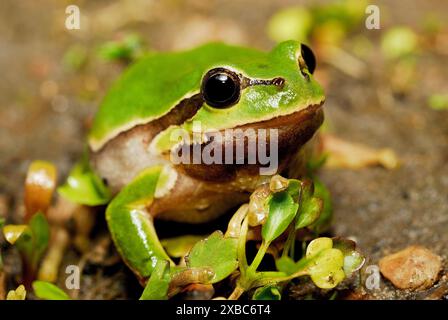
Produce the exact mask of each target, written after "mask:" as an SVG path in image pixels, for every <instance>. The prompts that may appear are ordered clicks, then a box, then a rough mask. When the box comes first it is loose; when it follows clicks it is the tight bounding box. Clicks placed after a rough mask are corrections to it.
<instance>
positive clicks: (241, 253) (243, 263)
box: [237, 217, 248, 278]
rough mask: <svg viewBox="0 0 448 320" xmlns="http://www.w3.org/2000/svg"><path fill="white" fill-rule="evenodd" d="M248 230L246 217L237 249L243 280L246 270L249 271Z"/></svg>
mask: <svg viewBox="0 0 448 320" xmlns="http://www.w3.org/2000/svg"><path fill="white" fill-rule="evenodd" d="M247 229H248V221H247V217H246V218H245V219H244V221H243V224H242V226H241V233H240V237H239V238H238V248H237V254H238V261H239V264H240V272H241V277H243V278H244V277H245V275H246V269H247V258H246V235H247Z"/></svg>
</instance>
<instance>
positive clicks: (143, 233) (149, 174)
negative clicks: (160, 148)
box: [106, 166, 172, 282]
mask: <svg viewBox="0 0 448 320" xmlns="http://www.w3.org/2000/svg"><path fill="white" fill-rule="evenodd" d="M168 175H169V172H168V171H166V170H164V168H163V167H161V166H157V167H151V168H149V169H146V170H144V171H142V172H141V173H140V174H139V175H138V176H137V177H136V178H135V179H134V180H133V181H132V182H131V183H130V184H129V185H127V186H126V187H125V188H124V189H123V190H122V191H121V192H120V193H119V194H118V195H117V196H116V197H115V198H114V199H113V200H112V202H111V203H110V204H109V206H108V207H107V210H106V219H107V223H108V226H109V229H110V232H111V235H112V239H113V240H114V242H115V245H116V247H117V250H118V252H119V253H120V254H121V256H122V257H123V260H124V261H125V263H126V264H127V265H128V266H129V268H130V269H131V270H132V271H133V272H134V273H135V274H136V275H137V277H138V278H139V279H140V280H141V281H142V282H144V281H145V279H146V278H148V277H149V276H150V275H151V273H152V271H153V269H154V267H155V266H156V263H157V261H159V260H160V259H163V260H168V261H170V263H172V261H171V260H170V258H169V257H168V255H167V254H166V252H165V250H164V249H163V247H162V245H161V244H160V241H159V238H158V237H157V234H156V231H155V229H154V225H153V219H152V216H151V215H150V214H149V211H148V208H149V207H150V206H151V204H152V203H153V201H154V199H155V198H156V196H157V194H158V193H160V191H161V190H162V191H163V189H164V188H166V184H167V183H169V179H167V177H168Z"/></svg>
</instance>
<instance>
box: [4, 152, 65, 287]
mask: <svg viewBox="0 0 448 320" xmlns="http://www.w3.org/2000/svg"><path fill="white" fill-rule="evenodd" d="M55 186H56V168H55V167H54V165H53V164H51V163H49V162H46V161H39V160H37V161H34V162H32V163H31V165H30V166H29V168H28V172H27V177H26V181H25V194H24V200H25V208H26V212H25V224H19V225H14V224H8V225H5V226H3V234H4V236H5V239H6V241H7V242H8V243H10V244H11V245H14V246H15V247H16V248H17V249H18V250H19V252H20V254H21V256H22V261H23V273H24V285H25V287H27V288H28V287H29V286H30V284H31V281H32V280H33V279H34V278H35V277H36V273H37V270H38V267H39V263H40V261H41V259H42V257H43V255H44V253H45V250H46V249H47V247H48V242H49V239H50V226H49V224H48V222H47V219H46V217H45V213H46V212H47V210H48V208H49V206H50V202H51V199H52V196H53V193H54V189H55Z"/></svg>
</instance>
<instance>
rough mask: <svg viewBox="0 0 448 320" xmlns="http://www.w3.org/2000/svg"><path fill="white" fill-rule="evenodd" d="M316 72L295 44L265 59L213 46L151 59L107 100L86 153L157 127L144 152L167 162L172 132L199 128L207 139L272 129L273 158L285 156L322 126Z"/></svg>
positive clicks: (306, 51)
mask: <svg viewBox="0 0 448 320" xmlns="http://www.w3.org/2000/svg"><path fill="white" fill-rule="evenodd" d="M314 68H315V59H314V55H313V54H312V52H311V50H310V49H309V48H308V47H307V46H305V45H302V44H300V43H298V42H296V41H286V42H282V43H280V44H278V45H277V46H276V47H275V48H274V49H273V50H272V51H271V52H261V51H258V50H254V49H248V48H243V47H236V46H229V45H225V44H220V43H211V44H206V45H203V46H201V47H198V48H196V49H192V50H190V51H184V52H179V53H158V54H155V55H152V56H149V57H147V58H144V59H142V60H141V61H139V62H137V63H136V64H134V65H133V66H131V67H130V69H129V70H128V71H127V72H125V74H124V75H123V76H122V77H121V78H120V79H119V80H118V81H117V83H116V84H115V85H114V86H113V87H112V89H111V90H110V91H109V93H108V94H107V95H106V97H105V99H104V101H103V104H102V106H101V108H100V110H99V112H98V114H97V116H96V118H95V121H94V125H93V128H92V130H91V132H90V135H89V143H90V146H91V149H92V150H93V151H99V150H101V149H102V148H103V147H104V146H105V145H106V144H107V143H108V142H109V141H110V140H114V139H115V138H116V137H117V136H119V135H122V134H123V133H125V132H128V131H131V130H134V128H136V127H139V126H142V125H143V126H148V125H151V124H156V127H157V128H158V129H157V130H158V131H157V132H156V135H154V136H153V137H151V138H150V140H151V141H150V145H149V150H150V152H151V153H152V154H166V153H169V151H172V150H173V148H174V147H175V146H176V145H177V146H178V145H179V141H178V140H176V139H174V140H173V133H174V132H176V131H177V130H179V129H181V130H183V131H184V132H187V134H188V135H190V136H193V132H195V130H196V128H197V124H199V126H200V130H201V132H205V133H211V132H222V131H225V130H226V129H240V128H241V129H249V128H252V129H260V128H265V129H267V128H272V129H278V130H279V152H280V153H282V152H283V153H287V152H289V151H291V150H293V149H297V148H299V147H300V146H301V145H302V144H303V143H305V142H306V141H307V140H309V139H310V138H311V136H312V135H313V134H314V132H315V131H316V130H317V129H318V127H319V126H320V124H321V123H322V120H323V113H322V110H321V105H322V103H323V102H324V93H323V90H322V88H321V86H320V85H319V84H318V83H317V82H316V81H315V80H314V78H313V76H312V73H313V71H314ZM152 132H153V131H152ZM147 140H149V139H147ZM192 141H193V140H192ZM196 142H197V141H196ZM206 142H207V141H201V143H206ZM208 142H209V141H208ZM191 143H193V142H191ZM225 143H226V144H228V143H229V141H226V142H225ZM231 143H233V142H231ZM207 170H208V169H207Z"/></svg>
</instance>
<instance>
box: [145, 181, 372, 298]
mask: <svg viewBox="0 0 448 320" xmlns="http://www.w3.org/2000/svg"><path fill="white" fill-rule="evenodd" d="M320 188H323V186H320ZM322 193H323V192H322V191H320V194H322ZM323 208H324V203H323V200H322V199H321V198H319V197H317V196H316V192H315V190H314V185H313V183H312V182H311V181H310V180H304V181H299V180H296V179H289V180H288V179H285V178H282V177H280V176H275V177H273V178H272V179H271V181H270V184H266V185H263V186H261V187H260V188H259V189H257V190H256V191H255V192H254V193H253V194H252V196H251V200H250V202H249V204H245V205H243V206H241V207H240V209H239V210H238V211H237V212H236V213H235V214H234V216H233V217H232V219H231V220H230V222H229V226H228V229H227V232H226V234H225V235H223V234H222V233H221V232H220V231H216V232H214V233H212V234H211V235H210V236H209V237H208V238H206V239H204V240H201V241H199V242H197V243H196V244H195V245H194V246H193V247H192V248H191V250H190V251H189V252H188V254H187V255H186V256H185V262H186V264H185V266H174V267H173V266H170V265H169V262H168V261H160V262H159V263H158V264H157V266H156V269H155V271H154V272H153V273H152V275H151V277H150V279H149V280H148V282H147V285H146V288H145V289H144V292H143V294H142V296H141V299H166V298H169V297H171V296H173V295H174V294H176V293H177V292H179V289H180V288H181V287H182V286H185V285H186V284H189V283H207V284H213V283H216V282H219V281H221V280H223V279H226V278H228V277H231V278H233V279H236V281H235V283H236V286H235V289H234V291H233V293H232V294H231V295H230V297H229V299H238V298H239V297H240V296H241V295H242V294H243V293H245V292H247V293H251V297H252V299H257V300H279V299H280V298H281V291H282V288H283V286H284V284H286V283H287V282H289V281H291V280H293V279H295V278H298V277H305V276H306V277H308V278H309V279H310V280H311V281H312V282H313V283H314V284H315V285H316V286H317V287H319V288H323V289H331V288H334V287H336V286H337V285H338V284H339V283H340V282H341V281H342V280H344V279H345V278H346V277H348V276H350V275H351V274H352V273H354V272H355V271H357V270H359V269H360V268H361V267H362V265H363V263H364V257H363V256H362V255H361V254H360V253H359V252H358V251H357V250H356V247H355V243H354V242H353V241H350V240H345V239H340V238H334V239H331V238H326V237H321V238H315V239H314V240H312V241H311V242H309V243H308V246H307V247H306V250H305V252H304V254H303V256H302V257H300V258H299V259H297V258H296V256H297V254H298V253H299V251H298V250H296V248H295V243H296V236H297V234H298V233H299V232H300V231H303V230H308V231H311V233H313V232H312V230H313V229H316V228H319V227H320V225H319V218H320V217H321V214H322V212H323ZM323 223H327V221H324V222H323ZM260 226H261V242H260V245H259V249H258V251H257V253H256V255H255V257H254V258H253V259H252V261H250V262H249V261H248V259H247V256H246V246H247V241H248V240H247V235H248V232H249V230H251V229H252V231H254V230H255V229H256V228H258V229H259V228H260ZM274 243H275V244H276V246H273V244H274ZM274 247H275V248H278V247H281V250H280V251H279V250H277V254H276V255H275V256H274V258H275V264H276V269H277V270H272V271H259V270H258V269H259V266H260V265H261V263H262V261H263V259H264V257H265V255H266V254H267V253H268V252H273V251H274V250H275V249H274ZM278 251H279V252H278ZM178 255H179V254H178Z"/></svg>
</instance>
